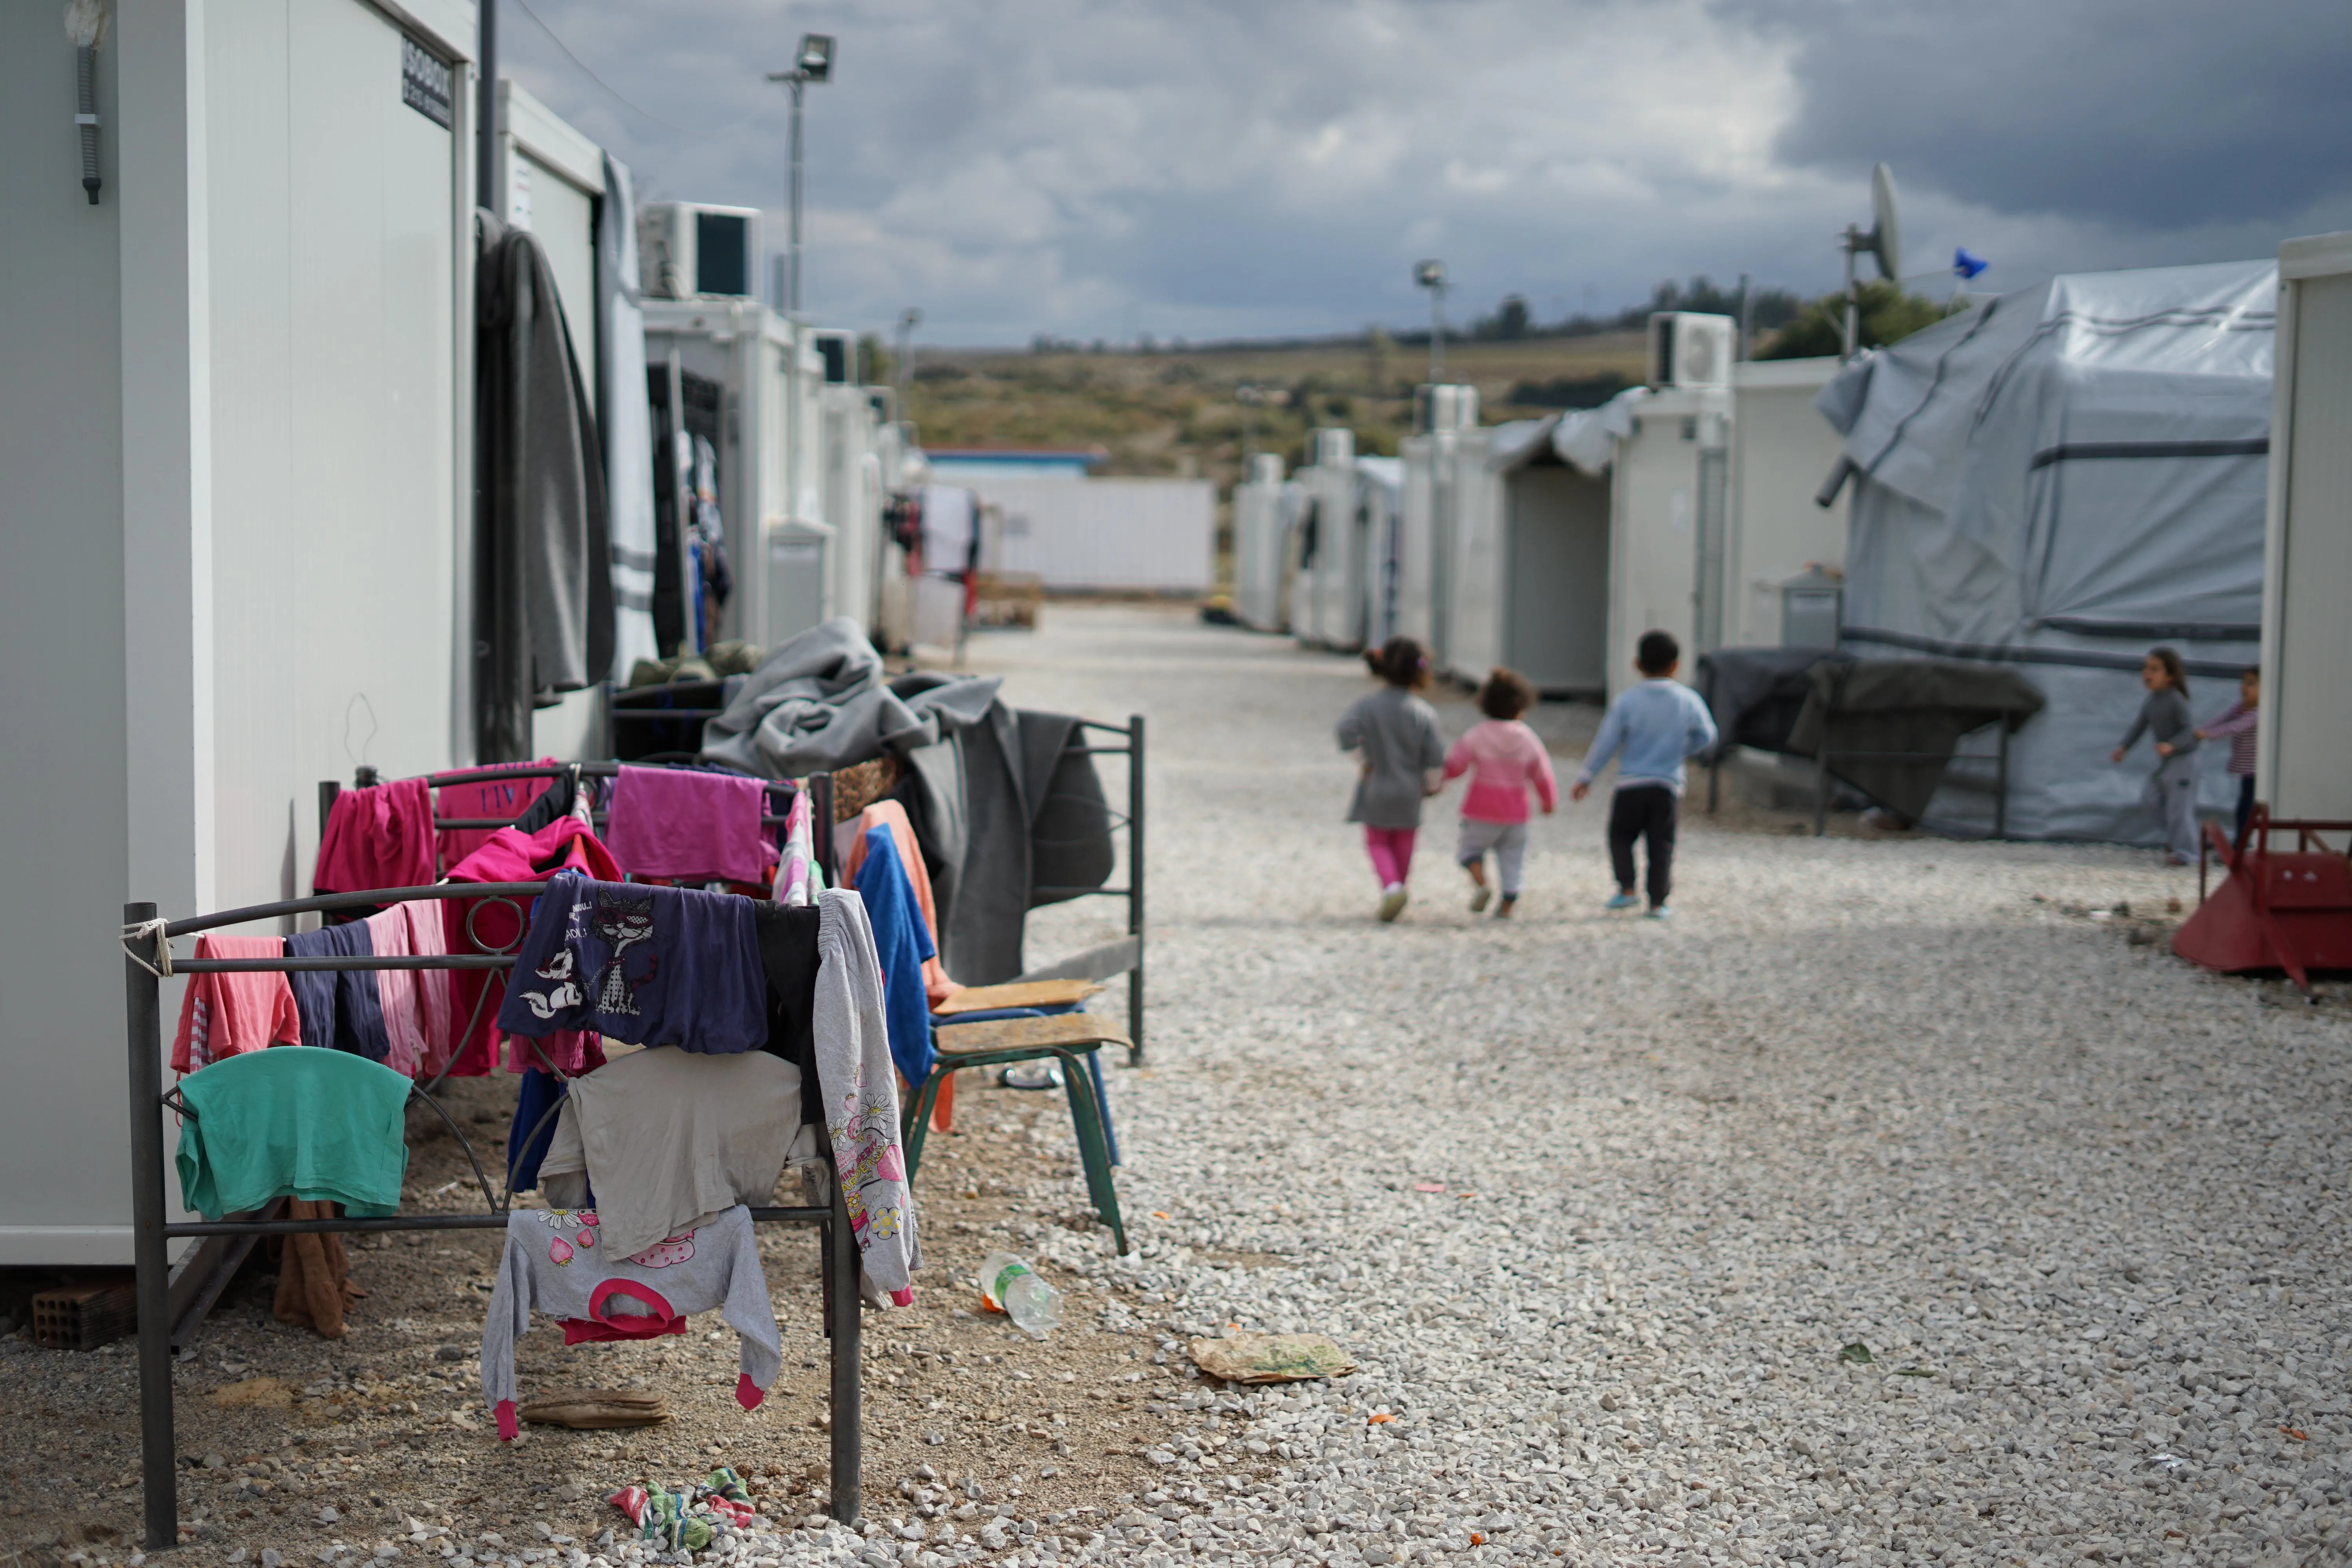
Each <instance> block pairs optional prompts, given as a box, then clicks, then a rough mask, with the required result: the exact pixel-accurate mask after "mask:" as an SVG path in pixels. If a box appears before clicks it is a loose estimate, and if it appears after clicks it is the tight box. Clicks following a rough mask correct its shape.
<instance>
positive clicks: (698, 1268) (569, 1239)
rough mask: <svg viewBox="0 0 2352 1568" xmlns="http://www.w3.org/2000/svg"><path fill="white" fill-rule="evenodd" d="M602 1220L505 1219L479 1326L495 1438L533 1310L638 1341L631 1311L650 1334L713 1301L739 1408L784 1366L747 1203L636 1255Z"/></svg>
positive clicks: (567, 1215) (509, 1416)
mask: <svg viewBox="0 0 2352 1568" xmlns="http://www.w3.org/2000/svg"><path fill="white" fill-rule="evenodd" d="M646 1054H647V1055H651V1054H652V1053H650V1052H647V1053H646ZM762 1059H767V1058H762ZM614 1065H615V1066H618V1065H619V1064H618V1063H615V1064H614ZM605 1219H606V1216H605V1215H602V1214H599V1213H597V1212H594V1211H588V1212H582V1211H577V1210H571V1209H531V1210H525V1211H520V1212H518V1213H516V1214H513V1215H509V1217H508V1219H507V1243H506V1253H505V1256H504V1257H503V1258H501V1259H500V1260H499V1282H498V1284H497V1286H496V1287H494V1288H493V1289H492V1290H491V1292H490V1310H489V1314H488V1319H487V1321H485V1322H484V1323H483V1325H482V1400H483V1403H484V1404H486V1405H488V1406H489V1407H490V1409H491V1411H492V1412H493V1414H495V1415H496V1416H497V1418H498V1426H499V1440H500V1441H502V1442H512V1441H513V1440H514V1436H515V1434H516V1432H517V1431H518V1430H520V1427H519V1426H518V1423H517V1421H516V1418H515V1374H514V1344H515V1341H516V1340H517V1339H519V1338H520V1337H521V1336H522V1335H523V1334H524V1333H526V1332H528V1331H529V1330H530V1315H531V1313H532V1312H533V1311H534V1310H537V1311H541V1312H545V1313H547V1314H549V1315H551V1316H552V1317H557V1318H564V1319H571V1320H573V1321H581V1322H593V1323H601V1324H604V1325H606V1326H608V1327H612V1328H614V1329H616V1330H618V1332H616V1333H615V1334H614V1337H615V1338H621V1337H627V1338H637V1337H640V1334H639V1333H638V1332H632V1331H631V1330H634V1329H635V1325H634V1324H633V1323H631V1322H630V1321H629V1320H631V1319H633V1318H651V1319H652V1320H654V1321H656V1322H658V1323H660V1324H662V1325H663V1328H662V1329H659V1330H656V1332H661V1331H667V1325H668V1324H670V1323H673V1322H679V1321H684V1320H685V1319H687V1318H689V1317H692V1316H693V1315H694V1314H695V1313H697V1312H707V1311H709V1310H711V1309H712V1308H713V1307H717V1308H719V1309H720V1316H721V1318H722V1319H723V1320H724V1321H725V1322H726V1323H727V1326H728V1327H730V1328H731V1329H733V1330H734V1331H736V1333H737V1334H739V1335H740V1336H741V1340H742V1350H741V1352H740V1354H739V1357H738V1360H737V1366H738V1367H739V1368H740V1371H739V1372H738V1373H737V1376H736V1379H735V1400H736V1403H737V1404H739V1405H742V1407H743V1408H744V1409H746V1410H756V1409H757V1408H759V1405H760V1403H761V1400H762V1399H764V1398H765V1397H766V1390H767V1388H768V1386H769V1385H770V1384H772V1383H774V1382H775V1381H776V1373H777V1372H778V1371H779V1370H780V1369H781V1368H782V1365H783V1336H782V1333H781V1332H780V1331H778V1329H777V1327H776V1312H775V1309H774V1308H773V1307H772V1306H771V1305H770V1304H769V1301H768V1280H767V1276H766V1275H765V1274H763V1273H761V1269H760V1246H759V1243H758V1241H756V1240H755V1239H754V1238H753V1237H752V1234H751V1212H750V1211H749V1210H748V1209H746V1208H744V1207H743V1206H742V1205H740V1204H739V1205H732V1206H730V1207H728V1208H726V1209H724V1210H723V1211H721V1212H720V1213H719V1214H718V1215H714V1216H712V1217H711V1219H710V1220H709V1222H708V1223H706V1224H703V1225H700V1226H694V1227H693V1228H691V1229H688V1230H683V1231H678V1232H675V1233H673V1234H671V1235H669V1236H667V1237H656V1245H654V1246H653V1247H650V1248H649V1249H647V1250H645V1251H642V1252H640V1253H638V1254H637V1255H636V1256H634V1257H630V1256H624V1255H621V1254H619V1253H618V1252H617V1251H616V1249H615V1248H614V1246H613V1245H612V1237H610V1235H608V1234H600V1233H604V1232H606V1231H608V1230H609V1224H608V1223H600V1221H604V1220H605ZM646 1337H649V1336H646ZM566 1338H567V1340H569V1339H570V1336H569V1335H568V1334H567V1336H566Z"/></svg>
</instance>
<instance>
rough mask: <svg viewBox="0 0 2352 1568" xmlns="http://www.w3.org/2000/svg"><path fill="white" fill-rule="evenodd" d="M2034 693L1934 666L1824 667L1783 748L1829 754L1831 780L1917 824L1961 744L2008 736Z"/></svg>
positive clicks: (1993, 672) (1908, 662)
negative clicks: (1913, 758) (1884, 756)
mask: <svg viewBox="0 0 2352 1568" xmlns="http://www.w3.org/2000/svg"><path fill="white" fill-rule="evenodd" d="M2041 711H2042V692H2041V690H2040V689H2038V688H2037V687H2035V686H2034V684H2033V683H2032V681H2030V680H2028V679H2025V677H2024V676H2023V675H2022V674H2021V673H2019V672H2018V671H2016V670H2014V669H2003V668H1999V667H1997V666H1991V667H1989V666H1986V665H1982V664H1976V663H1969V662H1963V661H1960V660H1958V659H1939V658H1859V659H1843V660H1836V661H1831V660H1823V661H1822V662H1821V663H1818V664H1816V665H1814V666H1813V668H1812V673H1811V689H1810V690H1809V691H1808V692H1807V694H1806V698H1805V705H1804V709H1803V710H1802V711H1801V713H1799V714H1798V716H1797V723H1796V727H1795V728H1794V729H1793V730H1792V731H1790V736H1789V747H1788V749H1789V750H1790V752H1795V753H1796V754H1797V755H1799V756H1805V757H1810V756H1815V755H1818V754H1819V753H1820V752H1821V751H1822V748H1824V747H1827V748H1828V750H1829V751H1830V752H1832V753H1833V754H1832V759H1831V761H1830V763H1829V771H1830V773H1832V775H1833V776H1835V777H1837V778H1840V779H1843V780H1844V781H1845V782H1846V783H1848V784H1852V785H1853V787H1854V788H1856V789H1858V790H1861V791H1862V792H1864V794H1865V795H1869V796H1870V797H1871V798H1872V799H1874V800H1876V801H1877V802H1879V803H1880V804H1881V805H1885V807H1886V808H1887V809H1889V810H1890V811H1895V812H1898V813H1900V814H1901V815H1902V816H1906V817H1908V818H1910V819H1911V820H1912V821H1914V822H1916V821H1918V820H1919V819H1920V818H1921V817H1922V816H1926V815H1927V802H1928V800H1929V799H1930V798H1931V797H1932V796H1933V795H1935V793H1936V791H1937V787H1938V786H1940V785H1941V784H1943V782H1944V773H1945V770H1946V769H1947V768H1948V766H1949V764H1950V762H1951V758H1952V753H1953V751H1954V749H1955V747H1956V746H1957V745H1958V742H1959V739H1960V737H1961V736H1962V735H1965V734H1967V733H1968V732H1969V731H1971V730H1979V729H1982V728H1983V727H1984V726H1985V725H1987V724H1991V723H2006V724H2008V725H2009V727H2010V729H2011V731H2015V730H2016V729H2017V728H2018V727H2019V726H2020V725H2022V724H2023V723H2024V722H2025V721H2027V720H2028V719H2031V718H2032V717H2033V715H2035V714H2036V713H2039V712H2041ZM1836 752H1915V753H1919V754H1920V755H1921V756H1922V759H1923V760H1921V761H1918V762H1908V761H1902V762H1895V761H1878V760H1872V759H1869V758H1862V757H1855V758H1843V759H1842V758H1839V757H1836V756H1835V755H1834V753H1836Z"/></svg>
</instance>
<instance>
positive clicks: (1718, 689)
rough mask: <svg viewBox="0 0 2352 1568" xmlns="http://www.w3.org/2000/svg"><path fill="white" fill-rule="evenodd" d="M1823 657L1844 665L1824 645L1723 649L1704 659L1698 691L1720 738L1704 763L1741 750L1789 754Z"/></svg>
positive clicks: (1699, 675) (1700, 657) (1699, 662)
mask: <svg viewBox="0 0 2352 1568" xmlns="http://www.w3.org/2000/svg"><path fill="white" fill-rule="evenodd" d="M1823 659H1828V660H1830V661H1832V663H1836V662H1842V661H1841V660H1840V659H1839V656H1838V654H1837V653H1836V651H1835V650H1833V649H1831V648H1825V647H1721V648H1717V649H1715V650H1714V651H1713V652H1711V653H1703V654H1701V655H1699V657H1698V689H1699V693H1700V695H1701V696H1703V697H1705V698H1706V705H1707V709H1708V710H1709V711H1710V712H1712V713H1713V714H1714V716H1715V732H1716V734H1717V736H1719V737H1720V739H1719V740H1717V742H1716V744H1715V747H1714V749H1713V750H1712V751H1710V752H1707V753H1706V757H1705V759H1704V760H1705V761H1707V762H1710V763H1712V762H1716V761H1718V760H1720V759H1721V758H1722V757H1725V756H1728V755H1729V754H1730V753H1731V752H1732V750H1733V748H1735V747H1738V746H1752V747H1754V748H1755V749H1756V750H1758V751H1759V752H1786V751H1787V750H1788V749H1789V732H1790V731H1791V730H1793V729H1795V728H1796V725H1797V715H1798V714H1799V713H1800V712H1801V711H1803V710H1804V706H1805V698H1806V696H1807V694H1809V693H1810V692H1811V690H1812V681H1811V677H1810V671H1811V669H1812V668H1813V666H1815V665H1817V664H1819V663H1821V662H1822V660H1823Z"/></svg>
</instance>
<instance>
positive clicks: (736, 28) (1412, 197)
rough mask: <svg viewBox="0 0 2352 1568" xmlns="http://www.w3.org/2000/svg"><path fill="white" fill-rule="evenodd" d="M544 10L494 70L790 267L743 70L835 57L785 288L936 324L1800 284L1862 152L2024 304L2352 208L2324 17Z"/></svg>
mask: <svg viewBox="0 0 2352 1568" xmlns="http://www.w3.org/2000/svg"><path fill="white" fill-rule="evenodd" d="M524 4H525V0H501V5H500V15H501V16H502V17H503V18H504V21H503V24H502V26H501V29H500V32H501V40H502V42H501V49H502V52H503V54H504V57H505V58H504V65H505V68H506V69H507V71H508V73H509V75H512V76H513V77H515V78H516V79H519V80H520V81H521V82H522V83H523V84H524V86H526V87H527V88H528V89H530V90H531V91H532V92H534V93H536V94H538V95H539V96H540V97H541V99H543V100H546V101H547V102H548V103H550V104H551V106H552V107H554V108H555V109H556V110H557V111H558V112H560V113H562V115H564V116H565V117H566V118H567V119H569V120H571V121H572V122H573V123H574V124H575V125H577V126H579V127H580V128H581V129H582V130H583V131H584V132H587V133H588V134H590V135H591V136H593V137H594V138H595V139H597V140H598V141H600V142H603V143H604V145H605V146H606V147H608V148H610V149H611V150H612V151H613V152H614V153H616V154H618V155H619V156H620V157H621V158H622V159H623V160H624V161H625V162H626V163H629V164H630V166H631V168H632V169H633V171H634V172H635V174H636V177H637V180H638V185H639V190H640V193H641V195H650V196H653V197H656V198H661V197H676V198H683V199H688V200H696V201H711V202H720V203H727V204H733V205H757V206H760V207H762V208H765V209H767V211H768V212H769V213H770V215H771V221H770V223H769V226H768V229H769V234H770V236H771V237H772V240H773V241H774V242H775V243H777V244H781V242H782V237H783V232H784V230H783V223H782V208H783V205H784V201H785V193H786V190H787V178H786V126H787V121H788V116H787V113H786V108H785V105H786V98H785V93H784V90H783V89H782V88H780V87H775V86H772V85H769V84H768V83H766V82H765V81H764V80H763V79H762V73H763V72H765V71H767V70H771V69H777V68H782V67H784V66H786V65H787V64H788V63H789V62H790V60H791V58H792V53H793V45H794V44H795V42H796V41H797V39H798V37H799V36H800V35H801V33H803V31H814V32H824V33H831V34H834V35H835V36H836V37H838V38H839V55H838V64H837V68H836V71H835V79H834V80H833V81H832V82H830V83H828V84H825V85H824V86H819V87H814V88H812V89H810V90H809V99H808V158H809V171H810V172H809V191H808V216H807V231H806V232H807V241H806V243H807V246H808V251H809V259H808V278H807V282H806V286H805V289H804V296H805V302H806V304H807V306H808V307H809V309H810V310H811V312H812V313H813V314H816V315H818V316H821V317H823V318H824V319H826V320H828V321H835V322H839V323H841V324H843V325H848V326H856V327H859V328H873V329H882V328H885V327H887V324H888V323H889V322H891V321H893V320H895V319H896V317H897V315H898V311H899V310H900V309H901V308H903V307H905V306H908V305H913V306H919V307H920V308H921V310H923V312H924V317H925V325H924V328H923V331H922V337H923V339H924V340H925V341H929V342H953V343H966V344H977V343H1020V342H1027V341H1028V340H1029V339H1030V338H1031V337H1032V336H1033V335H1034V334H1036V333H1040V332H1049V333H1053V334H1055V335H1057V336H1066V337H1075V338H1081V339H1092V338H1096V337H1104V338H1108V339H1111V340H1113V341H1126V340H1130V339H1132V338H1134V337H1135V336H1136V335H1137V334H1139V333H1150V334H1151V335H1152V336H1154V337H1157V338H1160V339H1167V338H1171V337H1187V338H1192V339H1195V340H1198V339H1202V338H1211V337H1226V336H1241V335H1258V334H1272V333H1285V334H1286V333H1294V332H1321V331H1349V330H1353V329H1358V328H1360V327H1362V326H1363V325H1364V324H1365V323H1367V322H1370V321H1380V322H1383V323H1387V324H1390V325H1411V324H1413V323H1415V322H1417V321H1423V320H1425V319H1426V318H1425V304H1424V303H1423V299H1422V298H1421V297H1420V296H1419V295H1418V294H1417V292H1416V290H1415V289H1413V288H1412V283H1411V280H1410V276H1409V273H1410V268H1411V266H1412V262H1413V261H1414V260H1415V259H1416V258H1421V257H1424V256H1436V257H1443V258H1444V260H1445V262H1446V264H1447V267H1448V269H1449V271H1450V273H1451V275H1452V277H1453V279H1454V283H1455V287H1456V289H1457V293H1456V296H1455V299H1454V303H1453V305H1452V307H1451V310H1452V311H1453V313H1454V314H1455V315H1456V316H1457V317H1466V316H1468V315H1470V314H1473V313H1475V312H1476V311H1480V310H1489V309H1492V307H1493V305H1494V303H1495V301H1496V300H1498V299H1499V298H1501V296H1503V295H1504V294H1506V293H1512V292H1517V293H1520V294H1524V295H1526V296H1527V298H1528V300H1529V301H1530V303H1531V304H1532V305H1533V307H1534V310H1535V312H1536V314H1537V315H1538V317H1539V318H1542V319H1547V320H1549V319H1552V318H1555V317H1559V316H1562V315H1566V314H1568V313H1570V311H1573V310H1585V309H1595V310H1609V309H1615V308H1617V307H1620V306H1622V305H1624V304H1626V303H1629V302H1632V301H1633V300H1638V299H1642V298H1645V297H1646V296H1647V294H1648V291H1649V289H1650V286H1651V285H1652V284H1653V283H1654V282H1655V281H1656V280H1657V279H1661V278H1664V277H1667V276H1670V275H1671V276H1681V277H1686V276H1688V275H1690V274H1692V273H1695V272H1705V273H1707V274H1709V275H1710V276H1712V277H1714V278H1716V279H1718V280H1727V279H1733V278H1736V277H1737V276H1738V274H1740V273H1741V272H1748V273H1752V274H1753V275H1754V276H1755V278H1756V279H1757V280H1758V282H1759V284H1772V285H1780V286H1783V287H1789V288H1795V289H1803V290H1806V291H1815V290H1820V289H1827V288H1830V287H1832V286H1833V285H1834V284H1835V283H1836V281H1837V279H1838V277H1839V259H1838V255H1837V252H1836V250H1835V248H1834V243H1833V241H1834V237H1835V235H1836V234H1837V232H1838V231H1839V230H1840V228H1842V227H1843V225H1844V224H1846V223H1847V222H1849V221H1852V220H1857V219H1863V220H1866V218H1867V214H1868V176H1869V170H1870V166H1871V164H1872V163H1874V162H1875V161H1877V160H1880V159H1885V161H1886V162H1888V163H1890V164H1892V165H1893V167H1894V169H1895V176H1896V180H1897V183H1898V184H1899V187H1900V189H1901V192H1902V197H1903V220H1904V246H1905V249H1906V258H1905V269H1906V271H1924V270H1927V269H1929V268H1934V267H1936V266H1937V265H1939V264H1948V261H1949V259H1950V257H1951V252H1952V247H1954V246H1955V245H1966V246H1967V247H1969V249H1971V250H1973V251H1975V252H1977V253H1978V254H1979V255H1983V256H1987V257H1990V258H1992V259H1993V261H1994V263H1995V270H1994V271H1993V272H1992V273H1991V274H1990V275H1989V276H1988V278H1987V279H1984V281H1985V283H1987V284H1994V283H1998V284H1999V285H2000V286H2001V287H2003V288H2011V287H2019V286H2022V285H2025V284H2028V283H2032V282H2034V281H2038V280H2039V279H2042V278H2045V277H2047V276H2048V275H2049V274H2051V273H2052V272H2054V271H2062V270H2081V269H2085V268H2108V267H2139V266H2159V265H2165V264H2168V263H2177V262H2186V261H2210V260H2224V259H2234V258H2242V257H2252V256H2261V255H2266V254H2269V253H2270V252H2271V251H2273V249H2274V248H2275V247H2276V245H2277V243H2278V241H2279V239H2280V238H2282V237H2285V236H2288V235H2294V234H2307V233H2313V232H2318V231H2322V230H2328V229H2341V228H2347V227H2352V140H2347V137H2346V135H2345V134H2344V106H2345V104H2346V101H2347V83H2352V27H2347V26H2345V25H2344V17H2343V14H2342V0H2232V3H2230V4H2221V3H2220V0H1969V3H1966V4H1955V3H1952V0H1356V3H1346V4H1343V3H1340V0H803V3H800V4H793V3H788V0H528V5H529V6H530V10H529V12H526V11H525V10H524V8H523V7H524ZM534 15H535V16H536V17H537V18H539V21H540V22H543V23H544V26H543V27H542V26H541V25H539V22H535V21H534V20H533V16H534ZM550 29H551V31H550ZM556 38H560V39H561V40H562V47H559V46H558V45H557V43H556V42H555V41H554V40H555V39H556ZM565 48H568V49H569V51H570V52H571V53H572V55H575V56H576V57H577V58H578V61H579V62H580V63H579V64H575V63H573V61H572V60H571V59H568V58H566V56H565V53H564V49H565ZM591 72H593V78H592V76H591V74H589V73H591ZM596 79H602V84H601V85H600V83H599V81H598V80H596ZM624 100H625V101H624ZM1921 286H1922V287H1925V288H1928V289H1934V290H1937V291H1940V290H1941V289H1943V288H1944V287H1945V285H1943V284H1942V283H1940V282H1937V281H1936V280H1933V279H1930V280H1927V282H1925V283H1923V284H1922V285H1921Z"/></svg>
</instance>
